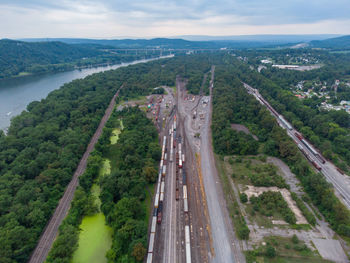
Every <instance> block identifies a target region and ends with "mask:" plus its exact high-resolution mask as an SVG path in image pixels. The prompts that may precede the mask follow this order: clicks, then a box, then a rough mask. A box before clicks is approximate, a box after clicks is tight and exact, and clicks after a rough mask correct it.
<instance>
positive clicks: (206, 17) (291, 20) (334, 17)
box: [0, 0, 350, 38]
mask: <svg viewBox="0 0 350 263" xmlns="http://www.w3.org/2000/svg"><path fill="white" fill-rule="evenodd" d="M0 10H1V11H0V37H12V38H14V37H73V36H74V37H115V36H118V35H122V36H125V35H135V36H171V35H184V34H203V33H204V34H213V35H221V34H225V35H230V34H231V35H232V34H248V32H249V34H256V33H268V34H273V33H277V32H278V33H281V32H283V33H340V34H346V33H350V27H349V26H347V27H346V24H347V25H349V20H350V14H349V13H348V10H350V1H349V0H333V1H330V0H308V1H305V0H284V1H281V0H264V1H261V0H214V1H213V0H188V1H185V0H178V1H176V0H168V1H165V0H148V1H144V0H115V1H113V0H104V1H92V0H76V1H73V0H55V1H47V0H46V1H44V0H27V1H24V0H1V1H0Z"/></svg>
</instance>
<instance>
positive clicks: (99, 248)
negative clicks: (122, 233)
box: [72, 159, 112, 263]
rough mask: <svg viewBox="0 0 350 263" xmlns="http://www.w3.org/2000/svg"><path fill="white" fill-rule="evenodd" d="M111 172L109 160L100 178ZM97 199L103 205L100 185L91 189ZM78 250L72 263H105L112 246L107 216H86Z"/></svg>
mask: <svg viewBox="0 0 350 263" xmlns="http://www.w3.org/2000/svg"><path fill="white" fill-rule="evenodd" d="M110 172H111V164H110V161H109V160H108V159H106V160H105V161H104V163H103V166H102V167H101V170H100V176H101V175H102V176H103V175H105V174H109V173H110ZM91 191H92V193H93V195H94V196H95V197H96V200H95V202H96V204H97V205H98V207H100V205H101V200H100V198H99V195H100V192H101V189H100V187H99V185H98V184H96V183H95V184H94V185H93V186H92V188H91ZM79 227H80V229H81V231H80V234H79V243H78V249H77V250H76V251H75V252H74V255H73V259H72V263H105V262H107V258H106V253H107V251H108V250H109V249H110V247H111V245H112V229H111V228H110V227H109V226H107V225H106V224H105V216H104V214H103V213H102V212H99V213H97V214H95V215H92V216H85V217H84V218H83V220H82V222H81V224H80V226H79Z"/></svg>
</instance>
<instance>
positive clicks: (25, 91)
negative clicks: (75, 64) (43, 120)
mask: <svg viewBox="0 0 350 263" xmlns="http://www.w3.org/2000/svg"><path fill="white" fill-rule="evenodd" d="M150 60H154V59H143V60H136V61H133V62H130V63H122V64H118V65H112V66H104V67H95V68H85V69H80V70H78V69H77V70H72V71H65V72H59V73H48V74H43V75H36V76H26V77H21V78H13V79H8V80H0V130H5V129H6V128H7V127H9V126H10V120H11V118H12V117H14V116H16V115H18V114H20V113H21V112H22V111H23V110H25V109H26V107H27V105H28V104H29V103H30V102H32V101H34V100H41V99H43V98H46V96H47V95H48V94H49V93H50V92H51V91H53V90H55V89H58V88H59V87H61V86H62V85H63V84H64V83H67V82H70V81H72V80H74V79H81V78H85V77H86V76H88V75H91V74H93V73H98V72H102V71H106V70H111V69H117V68H120V67H125V66H128V65H131V64H137V63H142V62H147V61H150Z"/></svg>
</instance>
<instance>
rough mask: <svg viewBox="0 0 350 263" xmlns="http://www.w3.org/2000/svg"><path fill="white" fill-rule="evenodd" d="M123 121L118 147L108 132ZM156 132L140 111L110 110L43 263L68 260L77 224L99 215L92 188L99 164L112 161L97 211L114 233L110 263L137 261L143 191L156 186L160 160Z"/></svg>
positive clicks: (142, 237)
mask: <svg viewBox="0 0 350 263" xmlns="http://www.w3.org/2000/svg"><path fill="white" fill-rule="evenodd" d="M120 121H122V122H123V131H122V133H121V134H120V136H119V140H118V143H117V144H113V145H111V144H110V136H111V133H112V130H113V129H114V128H116V127H118V126H119V124H120ZM160 154H161V151H160V147H159V144H158V133H157V130H156V128H155V126H154V125H153V123H152V122H151V121H150V120H149V119H147V117H146V115H145V114H144V112H142V111H141V110H139V109H138V108H125V109H124V110H123V111H121V112H114V113H113V115H112V116H111V118H110V120H109V121H108V123H107V124H106V128H105V129H104V131H103V134H102V136H101V137H100V140H99V142H98V143H97V144H96V147H95V150H94V151H93V153H92V155H91V157H90V159H89V162H88V166H87V169H86V171H85V173H84V174H83V175H82V176H81V177H80V180H79V181H80V186H79V187H78V189H77V190H76V193H75V197H74V200H73V202H72V207H71V209H70V211H69V214H68V216H67V217H66V218H65V220H64V222H63V223H62V225H61V226H60V232H59V236H58V238H57V240H56V241H55V243H54V245H53V248H52V249H51V251H50V254H49V257H48V259H47V262H70V260H71V258H72V255H73V253H74V251H75V249H76V248H77V245H78V237H79V225H80V223H81V220H82V218H83V216H85V215H92V214H94V213H96V212H98V209H96V205H94V198H93V195H92V193H91V186H92V184H93V182H94V180H95V179H96V177H97V175H98V174H99V170H100V169H101V166H102V165H103V163H102V160H103V158H107V157H108V159H109V160H110V161H111V166H112V167H111V168H112V169H111V174H109V175H106V176H104V177H102V178H99V180H98V183H99V184H100V187H101V189H102V191H101V195H100V199H101V201H102V206H101V210H102V212H103V213H104V214H105V216H106V223H107V224H108V225H109V226H111V227H112V229H113V245H112V248H111V249H110V251H109V252H108V253H107V256H108V261H109V262H140V261H142V260H143V258H144V256H145V253H146V247H147V226H148V221H147V220H146V219H147V218H148V217H147V216H146V207H145V206H146V205H147V204H145V197H146V194H147V193H146V191H145V189H146V187H147V185H148V184H152V183H154V180H155V178H156V175H157V170H156V169H157V166H158V165H157V164H158V161H159V159H160Z"/></svg>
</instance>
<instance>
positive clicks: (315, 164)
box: [311, 160, 322, 171]
mask: <svg viewBox="0 0 350 263" xmlns="http://www.w3.org/2000/svg"><path fill="white" fill-rule="evenodd" d="M311 163H312V165H313V166H315V168H316V169H317V170H319V171H321V170H322V168H321V166H319V165H318V163H316V162H315V161H314V160H313V161H311Z"/></svg>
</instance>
